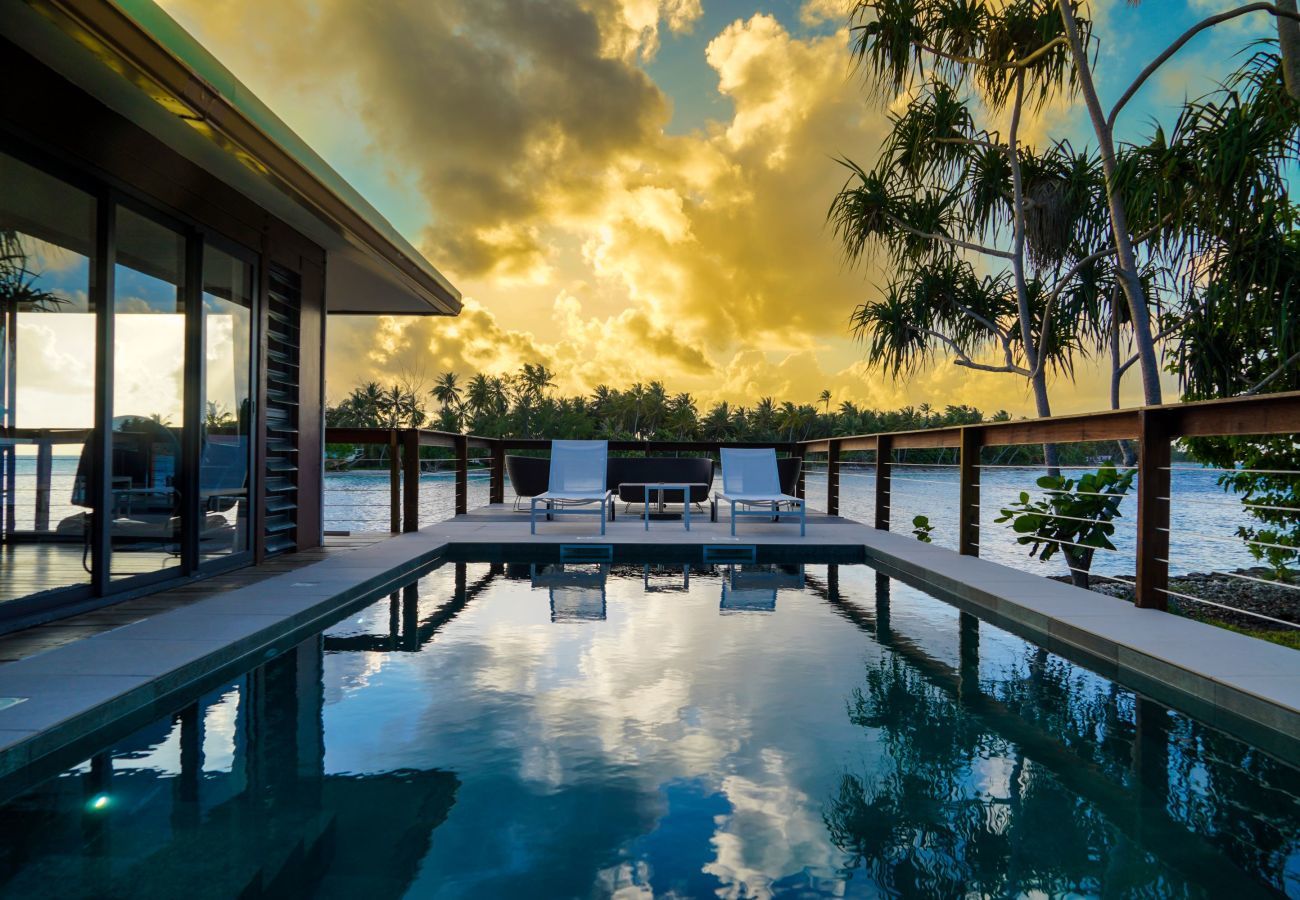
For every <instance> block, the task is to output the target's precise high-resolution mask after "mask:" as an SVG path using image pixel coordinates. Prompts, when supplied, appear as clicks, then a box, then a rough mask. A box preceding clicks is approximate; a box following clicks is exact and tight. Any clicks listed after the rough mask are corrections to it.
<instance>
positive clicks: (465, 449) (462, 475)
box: [453, 434, 469, 516]
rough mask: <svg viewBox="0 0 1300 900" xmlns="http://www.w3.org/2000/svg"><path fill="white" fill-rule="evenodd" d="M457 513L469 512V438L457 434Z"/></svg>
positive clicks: (455, 441)
mask: <svg viewBox="0 0 1300 900" xmlns="http://www.w3.org/2000/svg"><path fill="white" fill-rule="evenodd" d="M453 443H454V444H455V446H456V515H458V516H463V515H465V513H467V512H469V438H468V437H467V436H465V435H463V434H458V435H456V438H455V440H454V441H453Z"/></svg>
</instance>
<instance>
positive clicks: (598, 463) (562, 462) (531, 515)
mask: <svg viewBox="0 0 1300 900" xmlns="http://www.w3.org/2000/svg"><path fill="white" fill-rule="evenodd" d="M608 462H609V444H608V443H607V442H605V441H551V474H550V480H549V482H548V483H547V487H546V492H545V493H542V494H538V495H537V496H536V497H532V498H530V503H529V505H528V530H529V531H530V532H532V533H533V534H537V504H539V503H541V504H543V505H544V507H545V508H544V509H543V512H544V513H545V514H546V517H547V518H548V519H549V518H551V517H552V516H560V515H564V516H577V515H583V516H593V515H594V516H600V533H601V534H604V533H605V515H606V513H607V512H608V511H609V508H610V504H611V501H610V494H611V492H610V491H609V490H608V488H607V487H606V485H605V480H606V474H605V470H606V465H607V463H608ZM593 503H594V504H596V506H595V508H594V509H593V508H591V505H592V504H593Z"/></svg>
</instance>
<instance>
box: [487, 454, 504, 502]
mask: <svg viewBox="0 0 1300 900" xmlns="http://www.w3.org/2000/svg"><path fill="white" fill-rule="evenodd" d="M490 477H491V480H490V481H489V483H488V503H505V502H506V449H505V443H504V442H502V441H500V440H496V441H493V442H492V475H491V476H490Z"/></svg>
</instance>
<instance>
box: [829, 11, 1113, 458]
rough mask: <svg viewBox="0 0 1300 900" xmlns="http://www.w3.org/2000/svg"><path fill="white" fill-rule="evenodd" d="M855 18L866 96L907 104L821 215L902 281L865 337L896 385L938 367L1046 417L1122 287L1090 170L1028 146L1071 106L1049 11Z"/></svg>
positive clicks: (1068, 156) (857, 315)
mask: <svg viewBox="0 0 1300 900" xmlns="http://www.w3.org/2000/svg"><path fill="white" fill-rule="evenodd" d="M853 16H854V22H855V24H854V31H853V33H854V35H855V38H854V47H853V49H854V53H855V56H856V59H857V61H858V63H859V65H860V67H861V69H862V71H863V72H864V73H865V75H866V82H867V84H868V87H869V89H870V90H871V91H872V92H873V93H874V94H875V95H876V97H877V99H879V100H881V101H882V102H887V101H889V100H892V99H893V98H895V97H897V96H899V95H900V94H902V95H908V96H910V97H911V99H910V100H909V101H908V103H907V104H906V106H905V107H904V108H903V110H902V111H901V112H898V113H894V114H892V115H891V116H890V125H891V127H890V129H889V132H888V133H887V135H886V137H885V139H884V141H883V143H882V145H881V147H880V152H879V155H878V158H877V160H876V163H875V164H874V165H873V166H872V167H870V168H867V167H864V166H862V165H859V164H858V163H856V162H854V161H852V160H850V159H843V160H841V162H842V163H843V165H844V166H845V167H846V168H847V169H848V170H849V173H850V174H849V178H848V180H847V181H846V183H845V185H844V187H843V188H842V189H841V191H840V192H839V194H838V195H837V196H836V197H835V199H834V201H833V202H832V204H831V209H830V212H829V214H828V218H829V221H830V223H831V224H832V226H833V228H834V231H835V234H836V236H837V237H838V239H839V241H840V243H841V245H842V249H843V251H844V253H845V256H846V258H847V259H848V260H849V261H850V262H853V263H857V262H860V261H863V260H865V259H867V258H868V257H875V256H883V257H884V262H885V268H886V269H887V270H888V271H890V272H892V273H893V275H892V277H891V278H890V279H889V280H888V281H887V282H886V283H885V284H884V285H882V286H881V296H880V297H879V298H877V299H875V300H872V301H870V302H867V303H864V304H862V305H860V306H858V307H857V309H856V310H855V311H854V313H853V316H852V324H853V327H854V330H855V333H856V334H857V336H858V337H859V338H860V339H861V340H862V341H863V342H864V344H865V345H866V349H867V355H868V359H869V361H870V362H871V363H873V364H875V365H877V366H879V367H882V368H884V369H885V370H887V371H889V372H890V373H891V374H893V375H895V376H897V375H901V374H905V373H907V372H910V371H913V370H915V369H917V368H919V367H921V366H923V365H926V364H928V363H930V362H931V361H932V360H933V358H934V357H935V356H936V355H937V354H939V353H944V354H947V355H948V356H950V357H951V359H952V361H953V362H954V363H955V364H956V365H958V366H963V367H966V368H969V369H973V370H979V371H987V372H1002V373H1007V374H1009V375H1012V376H1015V377H1018V378H1024V379H1027V380H1028V381H1029V383H1030V386H1031V388H1032V392H1033V396H1034V402H1035V408H1036V411H1037V413H1038V414H1039V415H1040V416H1048V415H1050V414H1051V403H1050V400H1049V398H1048V391H1047V376H1048V373H1049V371H1052V370H1055V371H1058V372H1065V373H1069V372H1070V371H1071V366H1072V363H1073V358H1074V356H1075V354H1076V353H1077V352H1078V351H1079V350H1080V343H1079V342H1080V331H1079V327H1078V323H1080V322H1082V323H1084V327H1085V329H1088V328H1093V327H1094V326H1093V323H1096V322H1098V321H1100V319H1101V312H1102V309H1103V307H1104V303H1105V300H1106V298H1108V297H1109V293H1108V292H1107V291H1106V289H1105V285H1106V283H1107V281H1108V280H1110V279H1113V277H1114V276H1113V272H1112V271H1111V269H1112V268H1113V264H1112V262H1111V255H1112V251H1111V246H1110V242H1109V241H1108V239H1107V236H1106V231H1105V225H1106V221H1105V215H1104V210H1103V209H1102V207H1101V206H1100V199H1101V196H1102V191H1101V181H1100V171H1099V169H1098V167H1097V163H1096V159H1095V157H1093V156H1091V155H1089V154H1087V153H1077V152H1075V151H1074V150H1073V148H1072V147H1071V146H1070V145H1069V144H1068V143H1064V142H1062V143H1057V144H1053V145H1051V146H1049V147H1047V148H1045V149H1042V150H1036V149H1035V148H1032V147H1029V146H1027V145H1025V143H1024V142H1023V141H1022V139H1021V134H1020V128H1021V122H1022V120H1023V117H1024V116H1025V114H1026V113H1028V112H1031V111H1033V110H1035V109H1037V108H1039V107H1040V106H1041V105H1042V104H1043V103H1045V102H1047V101H1048V100H1050V99H1052V98H1053V97H1056V96H1060V95H1062V94H1066V93H1069V92H1070V91H1072V90H1073V89H1074V79H1073V70H1072V68H1071V66H1070V65H1069V55H1068V49H1067V48H1066V45H1065V41H1064V38H1063V34H1062V30H1063V29H1062V25H1061V22H1060V19H1059V17H1057V16H1056V15H1054V11H1053V9H1052V5H1051V4H1049V3H1044V2H1039V0H1018V2H1011V3H1006V4H997V5H993V4H989V5H985V4H982V3H975V2H970V3H950V2H923V0H862V2H859V3H858V4H857V5H856V7H855V9H854V13H853ZM980 117H982V118H983V119H985V120H988V121H987V122H981V120H980ZM998 117H1005V118H1006V121H1007V126H1006V129H1005V131H1003V130H1001V129H999V128H996V127H994V125H993V124H992V122H993V121H994V120H995V119H997V118H998ZM1107 319H1109V317H1107ZM1045 453H1046V455H1047V459H1048V462H1049V463H1050V464H1052V465H1055V462H1056V453H1055V449H1054V448H1052V447H1048V448H1045Z"/></svg>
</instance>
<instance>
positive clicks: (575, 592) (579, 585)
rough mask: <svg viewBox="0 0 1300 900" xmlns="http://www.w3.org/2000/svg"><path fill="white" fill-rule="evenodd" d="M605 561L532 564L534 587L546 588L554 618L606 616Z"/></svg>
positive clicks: (585, 619) (595, 618)
mask: <svg viewBox="0 0 1300 900" xmlns="http://www.w3.org/2000/svg"><path fill="white" fill-rule="evenodd" d="M608 577H609V566H608V565H607V564H605V563H595V564H592V563H587V564H584V563H556V564H554V565H534V566H531V567H530V571H529V578H530V580H531V582H532V585H533V588H534V589H535V590H536V589H540V588H546V590H547V591H548V592H549V594H550V597H551V621H552V622H601V621H604V619H605V581H606V579H608Z"/></svg>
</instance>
